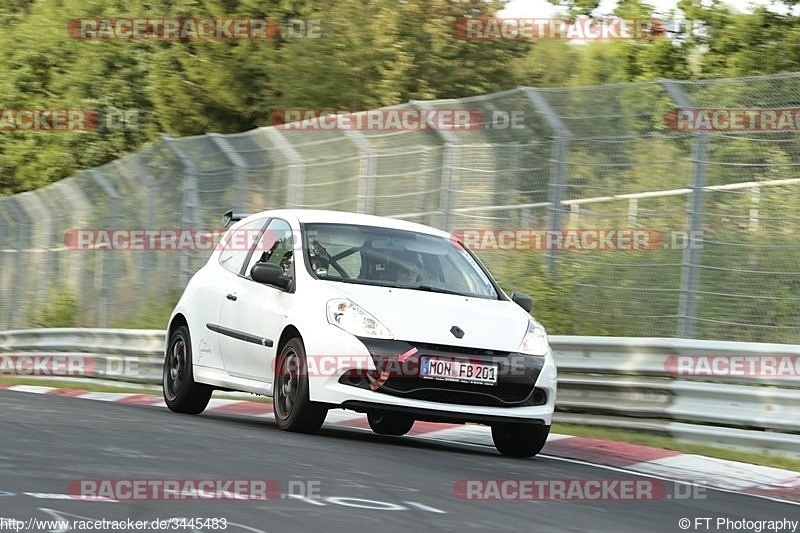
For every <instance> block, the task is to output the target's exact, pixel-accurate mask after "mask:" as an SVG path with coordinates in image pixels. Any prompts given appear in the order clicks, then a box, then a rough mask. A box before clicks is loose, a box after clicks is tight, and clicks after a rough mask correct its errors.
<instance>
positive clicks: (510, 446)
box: [492, 424, 550, 457]
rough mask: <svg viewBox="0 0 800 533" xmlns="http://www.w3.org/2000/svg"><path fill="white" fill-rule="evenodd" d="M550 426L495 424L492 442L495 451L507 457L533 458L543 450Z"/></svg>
mask: <svg viewBox="0 0 800 533" xmlns="http://www.w3.org/2000/svg"><path fill="white" fill-rule="evenodd" d="M549 434H550V426H543V425H542V426H537V425H530V424H496V425H493V426H492V440H493V441H494V446H495V448H497V451H499V452H500V453H502V454H503V455H508V456H509V457H533V456H534V455H536V454H537V453H539V452H540V451H542V448H544V443H545V442H547V436H548V435H549Z"/></svg>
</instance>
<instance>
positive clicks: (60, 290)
mask: <svg viewBox="0 0 800 533" xmlns="http://www.w3.org/2000/svg"><path fill="white" fill-rule="evenodd" d="M28 316H29V319H28V325H29V326H30V327H32V328H60V327H75V326H78V325H80V324H78V299H77V297H76V296H75V292H74V291H73V290H72V289H70V288H69V287H56V288H53V289H51V291H50V297H49V298H48V301H47V303H45V304H44V305H43V306H42V307H39V308H36V309H31V310H29V311H28Z"/></svg>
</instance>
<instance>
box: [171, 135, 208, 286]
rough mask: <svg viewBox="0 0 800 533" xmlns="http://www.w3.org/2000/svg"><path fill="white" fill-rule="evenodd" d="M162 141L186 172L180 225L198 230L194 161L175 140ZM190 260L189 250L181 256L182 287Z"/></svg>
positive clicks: (190, 266)
mask: <svg viewBox="0 0 800 533" xmlns="http://www.w3.org/2000/svg"><path fill="white" fill-rule="evenodd" d="M162 139H163V141H164V142H166V143H167V147H168V148H169V149H170V150H171V151H172V153H174V154H175V156H177V158H178V159H179V160H180V162H181V164H182V165H183V168H184V171H185V172H186V176H185V179H184V182H183V183H184V189H183V214H182V217H181V225H182V226H183V228H184V229H187V228H192V229H198V228H199V227H200V224H199V222H198V218H197V211H198V209H199V208H200V200H199V198H198V197H197V166H196V165H195V164H194V161H192V159H191V158H190V157H189V156H188V155H186V152H184V151H183V149H182V148H181V147H180V146H179V145H178V141H177V140H176V139H173V138H172V137H170V136H169V135H164V136H163V137H162ZM191 259H192V251H191V250H186V251H184V252H183V253H182V254H181V259H180V273H181V277H182V278H181V284H182V285H185V284H186V283H188V282H189V278H191V276H192V265H191Z"/></svg>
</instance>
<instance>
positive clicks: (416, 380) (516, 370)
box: [339, 339, 547, 407]
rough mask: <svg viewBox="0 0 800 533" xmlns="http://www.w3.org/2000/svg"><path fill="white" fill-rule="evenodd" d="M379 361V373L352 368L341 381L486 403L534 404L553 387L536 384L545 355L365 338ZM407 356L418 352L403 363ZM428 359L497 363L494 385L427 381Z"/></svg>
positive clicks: (424, 396)
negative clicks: (423, 365)
mask: <svg viewBox="0 0 800 533" xmlns="http://www.w3.org/2000/svg"><path fill="white" fill-rule="evenodd" d="M360 340H361V342H362V343H363V344H364V346H366V348H367V350H368V351H369V353H370V355H371V356H372V359H373V361H374V364H375V367H376V371H375V372H373V373H372V374H371V375H370V373H369V372H366V371H363V370H362V371H351V372H349V373H347V374H345V375H343V376H342V377H340V378H339V383H342V384H344V385H351V386H353V387H358V388H361V389H365V390H373V391H375V392H378V393H380V394H388V395H392V396H398V397H402V398H410V399H415V400H425V401H431V402H438V403H449V404H460V405H479V406H486V407H530V406H534V405H545V404H546V403H547V391H546V390H545V389H542V388H540V387H536V381H537V379H538V378H539V375H540V374H541V371H542V368H543V367H544V364H545V358H544V357H535V356H530V355H525V354H520V353H509V352H497V351H494V350H481V349H474V348H463V347H454V346H443V345H430V344H425V343H416V342H406V341H395V340H380V339H360ZM401 354H412V355H409V356H407V359H406V360H405V361H403V362H402V363H398V356H400V355H401ZM424 357H436V358H437V359H444V360H450V361H463V362H467V361H468V362H471V363H479V364H484V365H496V366H497V368H498V369H499V372H498V376H497V383H496V384H493V385H486V384H478V383H463V382H459V381H443V380H438V379H427V378H423V377H421V376H420V363H421V361H422V358H424Z"/></svg>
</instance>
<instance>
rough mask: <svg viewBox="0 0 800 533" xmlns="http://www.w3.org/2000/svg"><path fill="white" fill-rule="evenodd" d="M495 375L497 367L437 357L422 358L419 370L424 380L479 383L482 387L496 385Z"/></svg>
mask: <svg viewBox="0 0 800 533" xmlns="http://www.w3.org/2000/svg"><path fill="white" fill-rule="evenodd" d="M497 373H498V366H497V365H485V364H482V363H472V362H469V361H457V360H452V359H440V358H437V357H423V358H422V360H421V365H420V370H419V375H420V377H422V378H424V379H438V380H441V381H457V382H459V383H480V384H482V385H497Z"/></svg>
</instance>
